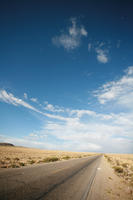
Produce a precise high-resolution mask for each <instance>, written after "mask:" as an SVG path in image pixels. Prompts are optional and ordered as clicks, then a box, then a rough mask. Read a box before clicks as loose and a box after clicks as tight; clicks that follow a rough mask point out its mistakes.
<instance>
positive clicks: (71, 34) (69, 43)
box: [52, 18, 88, 51]
mask: <svg viewBox="0 0 133 200" xmlns="http://www.w3.org/2000/svg"><path fill="white" fill-rule="evenodd" d="M70 22H71V26H70V27H68V30H67V31H66V33H61V34H60V35H59V36H55V37H53V38H52V42H53V44H54V45H56V46H57V47H64V49H65V50H67V51H69V50H74V49H76V48H77V47H79V46H80V44H81V39H82V37H86V36H87V34H88V33H87V31H86V29H85V28H84V26H83V25H78V23H77V19H76V18H71V19H70Z"/></svg>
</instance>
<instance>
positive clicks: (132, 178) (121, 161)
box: [105, 154, 133, 186]
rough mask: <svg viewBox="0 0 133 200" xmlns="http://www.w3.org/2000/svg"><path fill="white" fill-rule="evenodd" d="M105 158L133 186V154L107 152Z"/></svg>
mask: <svg viewBox="0 0 133 200" xmlns="http://www.w3.org/2000/svg"><path fill="white" fill-rule="evenodd" d="M105 158H106V159H107V160H108V162H110V164H111V166H112V167H113V169H114V171H115V172H116V174H117V175H119V176H120V177H122V178H124V180H125V181H126V183H128V184H129V185H130V186H133V154H106V155H105Z"/></svg>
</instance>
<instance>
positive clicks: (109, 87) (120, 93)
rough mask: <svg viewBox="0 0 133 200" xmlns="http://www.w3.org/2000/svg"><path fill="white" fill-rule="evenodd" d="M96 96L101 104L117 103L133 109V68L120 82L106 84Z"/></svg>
mask: <svg viewBox="0 0 133 200" xmlns="http://www.w3.org/2000/svg"><path fill="white" fill-rule="evenodd" d="M95 96H97V97H98V100H99V102H100V103H101V104H105V103H106V102H108V101H115V103H117V104H119V105H122V106H125V107H129V108H130V109H131V108H132V109H133V103H132V102H133V67H132V66H131V67H129V68H128V69H127V70H126V71H125V75H124V76H122V77H121V78H120V79H119V80H117V81H111V82H108V83H106V84H104V85H103V86H102V87H101V88H100V89H99V90H97V91H96V94H95Z"/></svg>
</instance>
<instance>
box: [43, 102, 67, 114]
mask: <svg viewBox="0 0 133 200" xmlns="http://www.w3.org/2000/svg"><path fill="white" fill-rule="evenodd" d="M45 104H46V106H45V107H44V110H47V111H51V112H64V108H62V107H59V106H57V105H55V106H54V105H52V104H49V103H48V102H47V101H46V102H45Z"/></svg>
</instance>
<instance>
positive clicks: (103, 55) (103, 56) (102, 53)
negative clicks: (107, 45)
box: [96, 48, 108, 64]
mask: <svg viewBox="0 0 133 200" xmlns="http://www.w3.org/2000/svg"><path fill="white" fill-rule="evenodd" d="M96 53H97V60H98V61H99V62H101V63H104V64H105V63H107V62H108V56H107V50H103V49H99V48H98V49H96Z"/></svg>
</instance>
